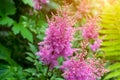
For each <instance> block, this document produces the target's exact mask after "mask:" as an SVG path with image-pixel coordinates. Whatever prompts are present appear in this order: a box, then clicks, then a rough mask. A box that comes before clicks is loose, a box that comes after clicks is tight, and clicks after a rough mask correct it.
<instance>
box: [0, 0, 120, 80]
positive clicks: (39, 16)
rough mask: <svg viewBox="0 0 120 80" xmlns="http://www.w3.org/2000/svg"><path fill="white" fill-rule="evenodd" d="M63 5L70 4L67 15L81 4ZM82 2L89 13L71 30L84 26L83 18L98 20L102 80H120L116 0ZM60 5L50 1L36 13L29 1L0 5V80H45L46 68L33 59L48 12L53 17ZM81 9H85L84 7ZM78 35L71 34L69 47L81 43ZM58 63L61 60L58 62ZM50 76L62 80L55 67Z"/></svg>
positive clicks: (119, 13) (119, 0) (119, 9)
mask: <svg viewBox="0 0 120 80" xmlns="http://www.w3.org/2000/svg"><path fill="white" fill-rule="evenodd" d="M65 1H66V2H67V4H71V3H72V6H70V10H69V11H70V12H73V13H72V14H74V13H75V12H76V10H77V7H78V6H77V5H78V4H79V3H81V1H82V0H65ZM78 1H80V2H78ZM84 1H86V2H88V3H87V4H91V5H90V9H87V10H89V11H83V12H84V13H81V14H80V15H81V17H80V18H79V19H78V22H77V23H76V25H75V27H79V26H81V25H82V24H84V23H85V21H86V17H89V16H95V15H99V16H100V22H99V26H101V31H100V36H101V38H103V44H102V47H101V50H102V51H105V52H103V53H105V58H106V60H107V66H106V67H107V68H108V69H109V70H110V72H109V73H107V74H105V76H104V77H103V78H102V79H103V80H120V19H119V17H120V0H106V1H105V0H84ZM89 1H90V2H89ZM63 4H64V1H63V0H50V3H49V4H47V5H43V8H42V9H41V10H39V11H36V10H34V9H33V2H32V0H1V1H0V80H41V79H42V80H46V73H47V67H46V66H45V65H42V63H41V62H40V61H38V57H37V56H36V55H35V53H36V52H37V50H38V49H37V46H38V44H37V43H38V42H40V41H42V40H43V39H44V36H45V30H46V28H47V27H48V24H47V20H46V15H47V16H48V17H51V12H53V13H56V9H57V8H59V7H60V6H63ZM82 8H83V9H85V7H84V5H83V6H82ZM72 14H70V15H72ZM80 34H81V33H80V32H78V33H76V34H75V37H76V40H77V41H75V42H73V47H80V46H79V45H77V44H79V43H80V40H81V36H80ZM98 56H103V54H98ZM61 61H62V58H60V59H59V62H61ZM43 67H44V68H43ZM54 72H55V73H54V74H50V73H48V75H54V76H53V77H52V78H51V80H63V79H62V76H61V75H59V73H61V72H60V71H59V70H58V68H57V67H56V69H55V70H54ZM43 73H44V74H43ZM58 76H59V77H58ZM48 77H49V76H48Z"/></svg>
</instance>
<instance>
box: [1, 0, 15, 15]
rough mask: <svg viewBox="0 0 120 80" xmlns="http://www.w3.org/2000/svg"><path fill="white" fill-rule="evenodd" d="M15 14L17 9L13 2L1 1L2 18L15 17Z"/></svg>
mask: <svg viewBox="0 0 120 80" xmlns="http://www.w3.org/2000/svg"><path fill="white" fill-rule="evenodd" d="M15 12H16V8H15V5H14V1H13V0H1V1H0V16H7V15H13V14H15Z"/></svg>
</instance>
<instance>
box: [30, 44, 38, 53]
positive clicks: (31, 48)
mask: <svg viewBox="0 0 120 80" xmlns="http://www.w3.org/2000/svg"><path fill="white" fill-rule="evenodd" d="M29 46H30V50H31V51H32V52H33V53H36V52H37V48H36V47H35V46H34V45H33V44H31V43H29Z"/></svg>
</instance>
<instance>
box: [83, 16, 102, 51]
mask: <svg viewBox="0 0 120 80" xmlns="http://www.w3.org/2000/svg"><path fill="white" fill-rule="evenodd" d="M96 21H97V20H96V18H93V19H90V20H88V21H87V23H86V24H85V25H83V27H82V29H81V30H82V36H83V38H84V39H88V40H90V39H92V40H94V43H93V44H91V45H90V48H91V49H92V51H96V50H98V49H99V47H100V45H101V42H102V40H100V39H99V38H98V36H99V32H98V31H99V28H98V26H97V25H96Z"/></svg>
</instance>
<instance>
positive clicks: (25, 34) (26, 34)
mask: <svg viewBox="0 0 120 80" xmlns="http://www.w3.org/2000/svg"><path fill="white" fill-rule="evenodd" d="M21 35H22V36H23V38H26V39H27V40H29V41H30V42H33V35H32V33H31V32H30V31H29V30H28V29H27V28H25V27H23V26H22V29H21Z"/></svg>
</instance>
